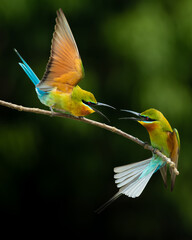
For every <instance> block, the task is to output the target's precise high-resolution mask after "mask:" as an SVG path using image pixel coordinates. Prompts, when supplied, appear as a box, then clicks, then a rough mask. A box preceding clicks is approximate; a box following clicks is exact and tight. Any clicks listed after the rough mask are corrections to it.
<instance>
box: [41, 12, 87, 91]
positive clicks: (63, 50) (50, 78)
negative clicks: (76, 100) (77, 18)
mask: <svg viewBox="0 0 192 240" xmlns="http://www.w3.org/2000/svg"><path fill="white" fill-rule="evenodd" d="M83 75H84V71H83V65H82V61H81V58H80V55H79V51H78V48H77V45H76V43H75V39H74V37H73V34H72V32H71V29H70V27H69V24H68V22H67V19H66V18H65V15H64V13H63V11H62V10H61V9H59V10H58V11H57V18H56V25H55V32H54V34H53V39H52V47H51V53H50V58H49V61H48V64H47V67H46V71H45V73H44V76H43V78H42V80H41V82H40V83H39V84H38V86H37V87H38V88H39V89H40V90H44V91H49V90H51V89H52V88H53V87H57V90H60V91H63V92H65V91H72V89H73V87H74V86H76V85H77V84H78V82H79V81H80V80H81V78H82V77H83ZM66 85H67V87H66Z"/></svg>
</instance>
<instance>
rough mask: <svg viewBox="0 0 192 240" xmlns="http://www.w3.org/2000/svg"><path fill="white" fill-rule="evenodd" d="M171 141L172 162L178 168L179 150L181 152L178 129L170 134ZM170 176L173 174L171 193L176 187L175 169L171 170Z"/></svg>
mask: <svg viewBox="0 0 192 240" xmlns="http://www.w3.org/2000/svg"><path fill="white" fill-rule="evenodd" d="M170 139H171V142H172V144H171V145H172V150H171V156H170V158H171V161H172V162H174V163H175V167H176V168H177V166H178V158H179V150H180V140H179V134H178V132H177V130H176V129H173V132H171V133H170ZM169 170H170V174H171V191H172V190H173V188H174V185H175V179H176V174H175V173H174V171H173V169H172V168H170V169H169Z"/></svg>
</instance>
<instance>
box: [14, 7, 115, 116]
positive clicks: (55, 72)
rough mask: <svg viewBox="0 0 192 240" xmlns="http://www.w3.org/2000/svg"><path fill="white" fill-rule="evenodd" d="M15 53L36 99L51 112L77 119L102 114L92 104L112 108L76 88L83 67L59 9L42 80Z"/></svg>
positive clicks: (81, 76) (90, 94) (71, 35)
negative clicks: (62, 112)
mask: <svg viewBox="0 0 192 240" xmlns="http://www.w3.org/2000/svg"><path fill="white" fill-rule="evenodd" d="M15 52H16V53H17V54H18V56H19V57H20V59H21V60H22V63H19V65H20V66H21V67H22V69H23V70H24V71H25V73H26V74H27V75H28V77H29V78H30V79H31V81H32V82H33V83H34V85H35V89H36V92H37V95H38V98H39V100H40V101H41V102H42V103H43V104H45V105H46V106H48V107H50V109H51V110H53V109H56V110H60V111H64V112H66V113H69V114H71V115H74V116H77V117H78V116H85V115H88V114H90V113H93V112H95V111H96V112H98V113H100V114H101V115H103V114H102V113H101V112H100V111H98V110H97V109H95V108H94V106H95V105H102V106H107V107H111V106H109V105H107V104H104V103H98V102H97V101H96V99H95V97H94V95H93V94H92V93H90V92H88V91H85V90H83V89H81V88H80V87H79V86H78V85H77V84H78V83H79V81H80V80H81V79H82V78H83V76H84V69H83V64H82V61H81V57H80V55H79V51H78V48H77V45H76V43H75V39H74V37H73V34H72V32H71V30H70V27H69V25H68V23H67V20H66V18H65V16H64V13H63V11H62V10H61V9H59V10H58V11H57V18H56V25H55V32H54V34H53V39H52V46H51V53H50V58H49V61H48V64H47V68H46V71H45V73H44V76H43V78H42V80H41V81H40V80H39V78H38V77H37V76H36V75H35V73H34V72H33V70H32V69H31V68H30V67H29V65H28V64H27V63H26V62H25V61H24V59H23V58H22V57H21V55H20V54H19V53H18V51H17V50H16V49H15ZM112 108H113V107H112Z"/></svg>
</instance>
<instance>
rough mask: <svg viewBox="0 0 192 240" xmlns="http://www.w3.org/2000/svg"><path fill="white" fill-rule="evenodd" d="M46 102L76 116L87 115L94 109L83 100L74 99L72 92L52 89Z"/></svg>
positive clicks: (45, 99)
mask: <svg viewBox="0 0 192 240" xmlns="http://www.w3.org/2000/svg"><path fill="white" fill-rule="evenodd" d="M43 100H44V102H43V103H44V104H45V105H47V106H49V107H52V108H55V109H57V110H61V111H65V112H66V113H69V114H71V115H74V116H76V117H78V116H86V115H88V114H90V113H93V112H94V111H93V110H92V109H91V108H89V107H88V106H86V105H84V104H83V102H82V101H77V100H74V99H73V98H72V97H71V94H70V93H62V92H60V91H57V90H52V91H51V92H50V93H49V94H48V95H47V96H46V97H45V98H44V99H43Z"/></svg>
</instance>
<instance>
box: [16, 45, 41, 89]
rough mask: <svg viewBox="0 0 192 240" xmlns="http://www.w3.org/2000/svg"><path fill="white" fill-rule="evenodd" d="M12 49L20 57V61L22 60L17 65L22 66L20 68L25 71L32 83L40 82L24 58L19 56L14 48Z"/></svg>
mask: <svg viewBox="0 0 192 240" xmlns="http://www.w3.org/2000/svg"><path fill="white" fill-rule="evenodd" d="M14 50H15V52H16V53H17V55H18V56H19V58H20V59H21V61H22V62H23V63H19V65H20V66H21V67H22V69H23V70H24V71H25V73H26V74H27V76H28V77H29V78H30V79H31V81H32V82H33V84H34V85H35V86H36V85H37V84H38V83H39V82H40V80H39V78H38V77H37V76H36V74H35V73H34V72H33V70H32V69H31V68H30V67H29V65H28V64H27V63H26V62H25V60H24V59H23V58H22V57H21V55H20V54H19V53H18V51H17V50H16V49H14Z"/></svg>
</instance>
